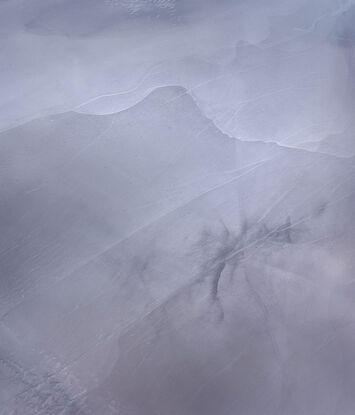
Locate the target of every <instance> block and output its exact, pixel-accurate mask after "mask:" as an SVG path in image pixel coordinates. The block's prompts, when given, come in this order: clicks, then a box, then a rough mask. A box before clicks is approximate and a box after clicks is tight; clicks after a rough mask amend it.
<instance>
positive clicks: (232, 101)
mask: <svg viewBox="0 0 355 415" xmlns="http://www.w3.org/2000/svg"><path fill="white" fill-rule="evenodd" d="M354 7H355V5H354V2H353V1H351V0H347V1H346V0H336V1H334V0H325V1H313V2H305V1H301V0H297V1H294V0H288V1H282V2H281V1H278V0H275V1H272V0H270V1H267V2H266V3H265V2H259V1H257V0H243V1H239V0H236V1H232V0H224V1H217V0H208V1H202V0H199V1H197V0H196V1H187V0H179V1H178V0H169V1H154V0H139V1H133V0H129V1H125V0H117V1H116V0H85V1H84V0H80V1H75V2H72V1H67V0H55V1H51V2H48V1H44V0H36V1H31V2H28V1H23V0H16V1H15V0H11V1H5V2H2V4H0V27H1V28H0V31H1V34H2V37H3V39H4V40H3V44H2V49H1V52H0V53H1V59H2V62H3V65H2V66H1V69H0V70H1V72H0V82H1V90H2V91H3V92H2V96H1V98H0V107H1V112H0V114H1V115H0V130H5V129H7V128H10V127H13V126H15V125H19V124H22V123H24V122H26V121H28V120H31V119H35V118H40V117H42V116H43V115H48V114H55V113H58V112H65V111H69V110H73V109H75V110H80V111H81V112H85V113H91V114H108V113H115V112H118V111H121V110H124V109H127V108H129V107H131V106H132V105H135V104H136V103H138V102H139V101H141V100H142V99H143V98H144V97H146V96H147V95H148V94H149V93H150V92H152V91H153V90H154V89H156V88H158V87H162V86H175V85H178V86H181V87H183V88H185V89H186V90H187V91H188V93H189V94H191V95H192V96H193V97H194V99H195V100H196V101H197V103H198V105H199V107H200V109H201V111H202V112H203V113H204V114H205V115H206V116H207V117H208V118H209V119H211V120H213V122H214V123H215V124H216V125H217V126H218V128H220V129H221V130H222V131H223V132H224V133H227V134H228V135H231V136H233V137H235V138H239V139H242V140H247V141H253V140H262V141H270V142H277V143H279V144H282V145H284V146H289V147H297V148H303V149H308V150H312V151H321V152H326V153H330V154H336V155H340V156H352V155H353V154H354V146H353V141H354V140H353V139H352V133H351V129H350V132H349V128H351V127H349V126H350V125H351V122H352V121H351V120H352V117H353V115H352V106H353V103H354V92H353V91H354V89H353V83H354V71H353V60H354V56H353V46H354V30H353V27H354V10H355V9H354ZM177 99H178V97H177ZM349 135H350V138H347V137H348V136H349ZM331 137H337V138H336V140H332V138H331ZM333 141H336V143H333Z"/></svg>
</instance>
